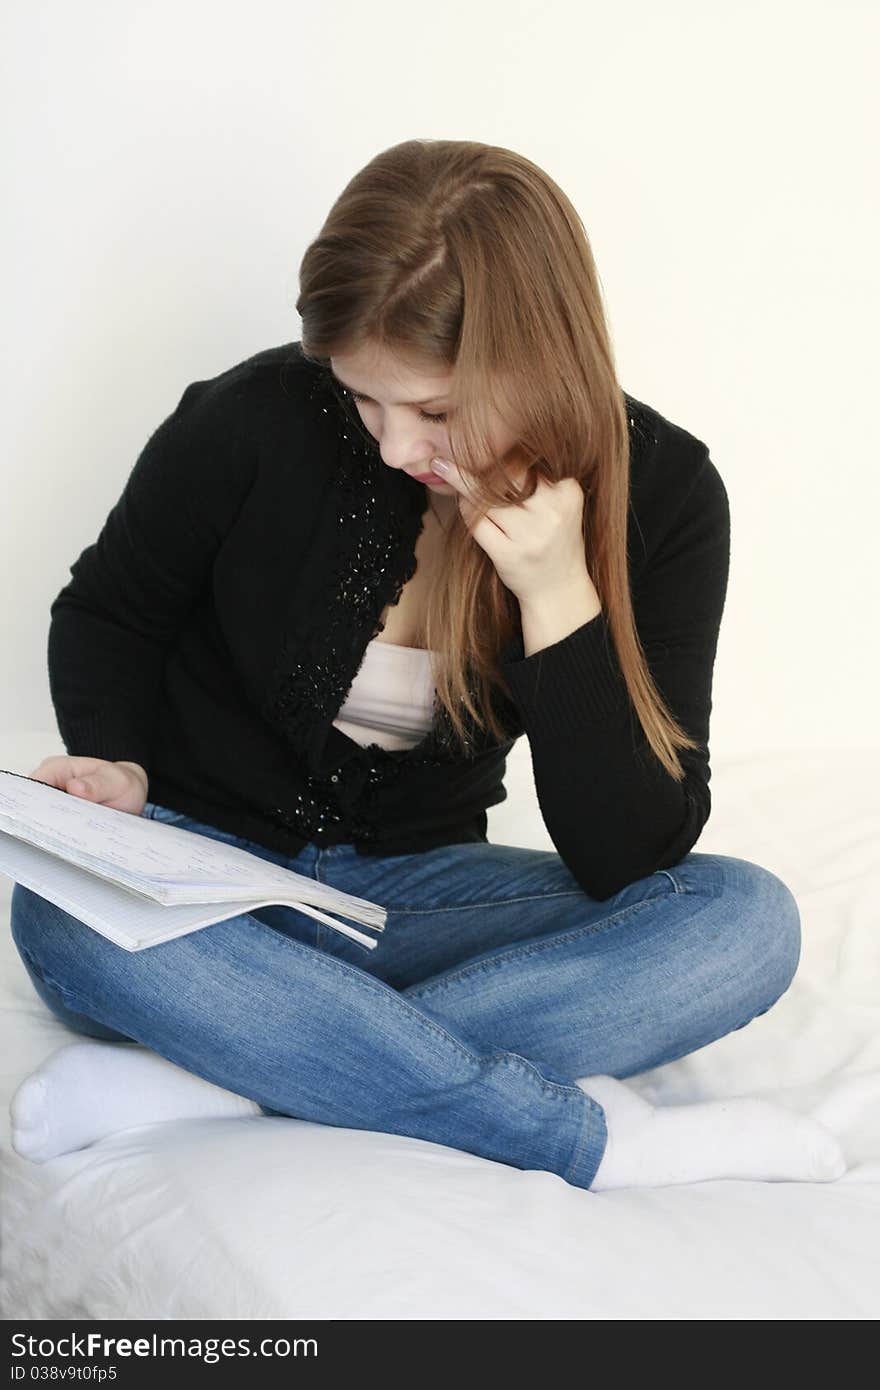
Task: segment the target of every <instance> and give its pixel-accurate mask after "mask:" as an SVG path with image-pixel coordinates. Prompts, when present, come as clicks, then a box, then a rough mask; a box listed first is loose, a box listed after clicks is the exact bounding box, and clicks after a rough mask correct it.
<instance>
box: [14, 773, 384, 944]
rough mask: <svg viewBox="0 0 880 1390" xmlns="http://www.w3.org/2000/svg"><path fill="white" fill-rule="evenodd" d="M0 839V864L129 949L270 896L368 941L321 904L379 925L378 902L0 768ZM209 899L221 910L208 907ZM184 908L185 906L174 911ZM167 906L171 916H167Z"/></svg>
mask: <svg viewBox="0 0 880 1390" xmlns="http://www.w3.org/2000/svg"><path fill="white" fill-rule="evenodd" d="M0 841H2V852H0V872H3V873H5V874H7V875H8V876H9V877H11V878H14V879H15V880H16V881H17V882H20V883H22V884H24V885H25V886H26V887H29V888H31V889H32V890H33V891H34V892H37V893H40V894H41V895H42V896H44V897H46V898H47V899H49V901H52V902H57V905H58V906H60V907H63V908H64V910H65V911H70V912H72V913H74V915H76V916H78V917H80V918H81V919H82V920H83V921H87V920H88V919H87V917H86V916H85V915H84V914H85V912H86V911H87V910H88V911H89V912H91V913H92V920H89V921H88V925H90V926H93V927H94V928H95V930H97V931H101V932H102V934H103V935H106V936H108V938H109V939H110V940H115V941H117V944H119V945H125V946H127V948H128V949H139V944H138V943H143V944H155V943H156V942H158V941H159V940H168V939H171V938H173V937H174V936H179V935H182V934H183V933H184V932H185V931H188V930H189V931H192V930H195V929H196V928H197V927H199V926H209V925H211V923H213V922H217V921H222V920H224V919H225V918H228V917H231V916H234V915H236V911H247V910H249V908H253V907H258V906H259V907H262V906H268V905H269V904H272V903H281V904H285V905H288V906H293V907H296V908H297V909H298V910H300V911H303V912H306V913H307V915H309V916H312V917H316V918H318V919H319V920H320V921H324V922H326V923H327V925H328V926H331V927H333V928H335V929H336V930H337V931H340V932H341V933H342V934H343V935H345V936H352V937H354V938H355V939H356V940H360V941H362V942H363V943H365V944H368V945H369V946H372V947H375V945H376V942H375V941H373V940H372V939H371V938H370V937H366V936H364V934H363V933H361V932H355V931H354V929H353V928H351V927H348V926H346V925H345V924H344V923H340V922H338V921H337V920H336V919H335V918H334V917H330V916H327V915H326V914H325V912H322V911H321V910H320V909H321V908H325V909H326V908H329V909H330V910H332V911H335V912H337V913H338V914H339V915H340V916H343V917H348V918H352V919H353V920H355V921H359V922H362V923H364V924H367V925H370V926H372V927H374V928H375V929H376V930H379V931H381V930H382V929H383V927H384V924H385V921H386V918H387V913H386V911H385V909H384V908H383V907H381V906H380V905H379V904H378V903H373V902H370V901H369V900H368V899H366V898H359V897H356V896H355V895H353V894H348V893H341V892H339V891H337V890H336V889H333V888H329V887H328V886H327V885H326V884H320V883H317V882H316V881H315V880H314V879H310V878H308V877H307V876H305V875H303V874H298V873H295V872H293V871H292V870H290V869H285V868H283V867H282V866H281V865H278V864H273V863H271V862H269V861H267V860H265V859H261V858H260V857H259V856H258V855H255V854H250V853H249V852H248V851H247V850H244V849H240V848H239V847H238V846H236V845H227V844H224V843H223V842H221V841H218V840H214V839H211V838H210V837H208V836H205V835H200V834H198V833H196V832H194V831H191V830H185V829H184V828H183V827H181V826H172V825H165V824H163V823H162V822H160V821H154V820H149V819H147V818H144V817H141V816H133V815H130V814H128V813H127V812H124V811H115V810H112V809H111V808H110V807H107V806H97V805H94V804H93V803H91V802H87V801H83V800H82V799H81V798H79V797H75V796H70V795H68V794H67V793H66V792H62V791H60V790H58V789H57V788H56V787H49V786H47V785H46V784H45V783H43V782H38V781H35V780H33V779H31V778H28V777H24V776H22V775H21V774H19V773H14V772H10V771H8V770H0ZM27 851H30V853H27ZM26 875H27V877H25V876H26ZM41 885H42V886H41ZM50 890H51V891H50ZM102 890H103V891H102ZM53 892H54V893H55V894H56V897H53V896H52V894H53ZM60 899H63V901H60ZM212 905H223V910H221V911H213V910H212ZM308 905H310V906H308ZM183 907H188V908H189V909H190V911H189V912H188V913H182V912H181V911H180V909H181V908H183ZM230 907H231V909H232V910H230ZM157 908H158V910H159V912H160V913H161V914H162V918H161V925H160V921H159V919H157V918H156V915H155V914H156V909H157ZM169 912H176V913H177V916H176V917H175V918H174V919H171V918H169V917H167V915H166V914H168V913H169ZM175 927H176V929H175ZM111 929H112V930H113V932H115V935H111V934H110V930H111ZM158 932H161V933H162V935H157V933H158Z"/></svg>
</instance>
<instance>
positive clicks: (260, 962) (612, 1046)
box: [12, 802, 801, 1188]
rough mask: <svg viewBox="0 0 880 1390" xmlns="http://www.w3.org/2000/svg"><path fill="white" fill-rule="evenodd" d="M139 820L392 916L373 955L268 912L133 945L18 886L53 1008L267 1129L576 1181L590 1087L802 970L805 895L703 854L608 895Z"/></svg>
mask: <svg viewBox="0 0 880 1390" xmlns="http://www.w3.org/2000/svg"><path fill="white" fill-rule="evenodd" d="M144 815H148V816H150V817H152V818H153V819H156V820H160V821H165V822H167V823H169V824H174V825H179V826H182V827H184V828H185V829H191V830H195V831H198V832H199V833H200V834H203V835H209V836H211V837H213V838H214V839H216V840H220V841H224V842H225V843H228V844H236V845H240V846H241V847H242V848H244V849H247V850H249V851H250V852H251V853H253V854H256V855H259V856H261V857H262V858H264V859H267V860H270V861H271V862H273V863H275V864H282V865H285V866H286V867H288V868H290V869H293V870H295V871H296V872H297V873H300V874H306V875H308V876H309V877H312V878H314V879H316V880H317V881H318V882H320V883H326V884H330V885H332V886H333V887H334V888H339V889H341V890H342V891H344V892H346V893H352V894H355V895H357V896H358V897H363V898H368V899H371V900H373V901H375V902H378V903H380V904H382V905H383V906H384V907H386V908H387V911H388V917H387V922H386V926H385V930H384V932H381V933H379V935H378V941H379V944H378V946H376V948H375V949H373V950H371V949H370V948H369V947H366V946H362V945H361V944H360V943H359V942H356V941H352V940H351V939H350V938H348V937H345V936H342V935H340V934H339V933H338V932H335V931H334V930H333V928H332V927H328V926H326V925H325V924H324V923H321V922H318V921H316V920H315V919H314V918H313V917H308V916H306V915H304V914H303V913H300V912H297V911H296V910H295V909H294V908H290V907H282V906H273V907H265V908H260V909H258V910H257V911H255V912H249V913H241V914H239V915H238V916H236V917H230V918H228V919H227V920H226V921H223V922H217V923H215V924H214V925H212V926H209V927H202V928H201V929H199V930H198V931H195V932H192V933H190V935H188V936H183V937H179V938H178V939H177V940H174V941H168V942H165V943H163V944H162V945H159V946H151V947H149V948H147V949H146V950H142V951H126V950H123V949H122V948H121V947H119V946H116V945H114V944H113V943H112V942H110V941H107V940H106V939H105V938H104V937H103V936H101V935H99V934H98V933H97V932H95V931H93V930H92V929H91V928H90V927H88V926H86V925H85V924H83V923H82V922H80V921H79V920H78V919H77V918H76V917H74V916H71V915H70V914H69V913H67V912H64V911H62V910H61V909H60V908H58V907H56V906H54V904H52V903H50V902H48V901H46V900H45V899H44V898H41V897H39V896H38V895H37V894H36V893H33V892H32V891H30V890H29V889H27V888H25V887H23V886H22V885H21V884H18V883H16V884H15V885H14V888H13V894H12V935H13V938H14V940H15V944H16V947H17V949H18V951H19V954H20V955H21V958H22V960H23V962H24V965H25V967H26V969H27V971H28V974H29V975H30V978H31V980H32V982H33V985H34V989H35V990H36V992H37V994H38V995H39V996H40V998H41V999H42V1000H43V1001H44V1002H45V1004H46V1005H47V1006H48V1008H49V1009H50V1010H51V1012H52V1013H53V1014H54V1015H55V1016H56V1017H57V1018H59V1019H60V1020H61V1021H62V1022H63V1023H65V1024H67V1025H68V1027H70V1028H71V1029H72V1030H73V1031H74V1032H76V1033H83V1034H86V1035H87V1036H89V1037H94V1038H103V1039H108V1040H111V1041H119V1042H137V1043H140V1044H142V1045H143V1046H145V1047H148V1048H150V1049H152V1050H153V1051H154V1052H157V1053H159V1054H160V1055H161V1056H163V1057H166V1058H167V1059H168V1060H170V1061H171V1062H174V1063H176V1064H177V1065H178V1066H180V1067H183V1068H185V1069H186V1070H187V1071H189V1072H192V1073H194V1074H196V1075H197V1076H201V1077H203V1078H205V1079H206V1080H208V1081H212V1082H214V1083H215V1084H216V1085H219V1086H222V1087H224V1088H225V1089H227V1090H229V1091H233V1092H235V1093H236V1094H238V1095H241V1096H247V1097H248V1098H249V1099H251V1100H253V1101H255V1102H257V1104H258V1105H259V1106H260V1108H261V1110H262V1111H263V1113H264V1114H266V1115H290V1116H296V1117H298V1118H300V1119H305V1120H312V1121H315V1122H317V1123H320V1124H326V1125H339V1126H343V1127H345V1128H350V1129H367V1130H374V1131H382V1132H385V1133H390V1134H405V1135H409V1136H412V1137H414V1138H419V1139H427V1140H429V1141H431V1142H433V1143H435V1144H443V1145H447V1146H449V1147H451V1148H456V1149H462V1150H466V1151H468V1152H470V1153H473V1154H478V1155H480V1156H481V1157H484V1158H489V1159H494V1160H495V1161H496V1162H501V1163H507V1164H510V1165H512V1166H513V1167H515V1168H520V1169H540V1170H543V1171H548V1172H551V1173H556V1174H558V1175H559V1176H560V1177H561V1178H563V1179H564V1180H565V1181H566V1182H569V1183H571V1184H573V1185H574V1186H576V1187H583V1188H589V1186H590V1184H591V1182H592V1180H593V1178H594V1177H595V1174H596V1171H597V1169H598V1167H599V1163H600V1161H601V1158H602V1155H603V1153H604V1150H605V1144H606V1140H607V1129H606V1123H605V1114H604V1111H603V1110H602V1107H601V1106H600V1105H599V1104H598V1103H597V1102H596V1101H594V1100H592V1099H591V1098H590V1097H589V1096H588V1095H587V1094H586V1093H585V1091H584V1090H582V1089H581V1088H580V1087H579V1086H577V1085H576V1084H575V1081H576V1078H583V1077H587V1076H590V1075H593V1074H607V1075H611V1076H616V1077H627V1076H632V1075H634V1074H636V1073H639V1072H644V1071H648V1070H650V1069H651V1068H653V1067H658V1066H661V1065H662V1064H663V1063H665V1062H671V1061H674V1060H675V1059H676V1058H678V1057H683V1056H685V1055H686V1054H688V1053H691V1052H694V1051H696V1050H697V1049H698V1048H701V1047H705V1046H707V1044H709V1043H711V1042H714V1041H715V1040H716V1039H717V1038H721V1037H723V1036H725V1035H726V1034H727V1033H730V1032H732V1031H733V1030H734V1029H737V1028H743V1027H744V1026H745V1025H746V1024H747V1023H748V1022H750V1020H751V1019H753V1018H755V1017H757V1016H758V1015H760V1014H763V1013H766V1011H767V1010H768V1009H769V1008H770V1007H771V1005H773V1004H774V1003H775V1002H776V1000H777V999H778V998H779V997H780V995H781V994H783V993H784V992H785V990H786V989H787V988H788V986H789V984H790V983H791V981H792V979H793V977H794V974H795V971H796V969H797V966H798V961H799V958H800V944H801V938H800V915H799V912H798V907H797V903H796V901H795V898H794V897H793V895H792V893H791V891H790V890H789V889H788V888H787V887H786V885H785V884H784V883H783V882H782V881H781V880H780V879H779V878H777V877H776V876H775V875H774V874H772V873H771V872H770V871H769V870H767V869H763V868H760V867H759V866H758V865H756V864H752V863H749V862H748V861H747V860H744V859H735V858H732V857H729V856H725V855H717V854H699V853H694V852H692V853H690V854H688V855H686V856H685V857H684V859H682V860H681V862H680V863H679V864H678V865H676V866H675V867H674V868H672V869H661V870H658V871H657V872H656V873H653V874H650V875H649V876H648V877H647V878H643V879H640V880H638V881H637V882H635V883H631V884H629V885H628V886H627V887H625V888H623V889H621V890H620V892H619V893H615V894H614V896H613V897H611V898H609V899H607V900H606V901H604V902H598V901H595V900H594V899H592V898H590V897H588V896H587V895H586V894H585V893H584V891H583V890H582V889H581V888H580V887H579V885H578V884H577V881H576V880H575V879H574V878H573V877H572V875H571V873H570V872H569V870H568V869H566V867H565V865H564V864H563V862H562V860H561V859H560V857H559V855H558V854H556V853H554V852H552V851H547V850H533V849H520V848H516V847H513V846H508V845H496V844H488V843H464V844H454V845H446V846H443V847H441V848H439V849H433V850H427V851H423V852H421V853H418V854H404V855H396V856H390V857H373V856H364V855H358V854H357V852H356V850H355V849H354V846H352V845H345V844H343V845H329V846H326V847H324V848H321V847H319V846H317V845H314V844H309V845H307V846H306V847H305V848H304V849H303V850H302V852H301V853H300V854H298V855H297V856H295V857H294V858H286V857H285V856H284V855H283V854H282V853H280V852H278V851H275V850H270V849H267V848H265V847H264V846H262V845H259V844H256V843H254V842H252V841H249V840H245V839H241V838H239V837H236V836H234V835H232V834H230V833H229V832H226V831H221V830H218V829H217V828H216V827H214V826H211V825H206V824H203V823H201V822H198V821H195V820H192V819H191V818H189V817H187V816H184V815H182V814H180V813H179V812H176V811H171V810H168V809H167V808H166V807H163V806H159V805H156V804H155V803H152V802H148V803H147V805H146V806H145V808H144ZM355 925H357V924H355Z"/></svg>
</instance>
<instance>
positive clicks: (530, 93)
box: [0, 0, 880, 771]
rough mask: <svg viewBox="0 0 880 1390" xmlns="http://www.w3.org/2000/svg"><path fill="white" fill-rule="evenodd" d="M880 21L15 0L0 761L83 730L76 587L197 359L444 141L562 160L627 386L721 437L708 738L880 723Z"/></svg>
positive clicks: (269, 329) (741, 747)
mask: <svg viewBox="0 0 880 1390" xmlns="http://www.w3.org/2000/svg"><path fill="white" fill-rule="evenodd" d="M878 13H880V10H878V6H877V5H876V4H874V3H857V2H856V0H848V2H846V0H845V2H844V3H824V4H817V3H803V2H801V3H787V2H786V3H783V2H782V0H775V2H774V0H770V2H769V3H768V0H760V3H749V4H742V3H740V4H738V5H736V6H735V7H732V6H730V5H729V4H726V3H725V4H720V3H716V4H707V3H690V2H687V3H685V2H684V0H679V2H678V3H664V4H660V5H658V4H653V3H648V0H631V2H630V3H618V2H616V3H614V4H607V3H602V4H598V3H577V4H575V3H562V0H540V3H537V2H536V3H512V2H511V0H503V3H502V0H480V3H479V4H474V3H472V2H469V3H466V4H463V3H458V2H457V0H451V3H444V4H443V5H436V6H434V7H433V8H432V7H430V6H414V5H412V4H411V3H390V0H378V3H375V2H374V3H371V4H370V5H367V6H364V5H359V4H356V3H321V4H318V3H315V4H308V5H305V4H299V3H291V0H286V3H280V2H279V0H251V3H249V4H247V5H245V6H241V5H238V4H235V5H232V4H228V3H224V2H223V0H211V3H207V0H198V2H196V0H174V3H170V0H150V3H125V4H118V3H115V4H114V3H108V2H106V0H78V3H77V4H76V5H69V4H64V3H60V2H59V0H55V2H54V3H45V0H44V2H43V3H39V2H38V3H33V0H30V2H29V3H27V4H24V3H22V0H19V3H18V5H16V6H10V7H8V8H7V10H6V14H5V20H4V26H3V42H2V45H0V47H2V52H3V57H2V67H3V70H2V92H3V95H2V98H0V100H2V103H3V107H4V108H5V109H3V112H2V114H3V117H4V119H3V122H2V130H3V135H2V142H3V143H2V177H3V190H4V204H5V211H4V216H3V219H2V233H0V235H2V253H3V270H4V277H3V280H4V294H3V301H4V303H3V310H4V312H3V319H4V332H3V335H2V343H3V370H2V374H0V375H2V383H3V390H4V400H3V422H4V436H5V438H4V446H3V456H2V465H0V467H2V483H3V507H2V513H0V530H2V537H0V565H2V573H0V579H2V590H0V592H2V600H0V620H2V632H0V639H2V643H3V653H4V671H5V679H4V681H3V682H2V686H0V740H2V743H0V756H2V747H3V746H6V747H9V746H12V743H13V742H14V745H15V746H16V747H18V748H20V747H22V746H25V745H26V744H28V743H29V740H31V739H32V740H33V746H34V764H35V763H36V762H37V761H38V760H39V757H42V756H44V755H47V754H49V753H52V752H61V751H63V745H62V744H61V742H60V740H59V739H57V738H55V737H54V736H53V737H50V739H49V740H48V743H47V741H46V739H45V733H44V731H46V730H54V729H55V719H54V713H53V710H52V705H51V701H50V698H49V686H48V674H47V668H46V638H47V633H48V623H49V613H48V610H49V605H50V603H51V601H52V599H53V598H54V597H55V595H56V594H57V593H58V591H59V589H60V588H61V587H62V586H63V585H64V584H65V583H66V582H67V580H68V578H69V566H70V564H71V563H72V562H73V561H74V560H75V559H76V557H77V556H78V555H79V553H80V552H81V550H82V549H83V548H84V547H85V546H87V545H89V544H91V542H92V541H93V540H94V539H95V538H96V537H97V534H98V532H99V530H100V527H101V525H102V523H103V521H104V518H105V517H106V515H107V512H108V511H109V510H110V508H111V506H112V505H113V503H114V502H115V501H116V499H117V497H118V495H119V493H120V492H121V490H122V487H123V485H124V483H125V480H126V478H127V476H128V473H129V471H130V469H131V467H132V466H133V464H134V461H135V459H136V457H137V455H138V453H139V451H140V449H141V448H142V447H143V445H144V443H145V442H146V439H147V438H148V436H149V435H150V433H151V432H152V431H153V429H154V428H155V427H156V425H157V424H158V423H159V422H160V421H161V420H162V419H164V417H165V416H166V415H167V414H168V413H169V412H170V411H171V410H173V408H174V407H175V405H176V404H177V402H178V400H179V398H180V395H181V393H182V391H183V389H184V387H185V386H186V385H187V384H188V383H189V382H190V381H193V380H196V379H203V378H206V377H209V376H213V375H215V374H216V373H217V372H220V371H222V370H224V369H225V368H226V367H228V366H231V365H232V364H233V363H235V362H237V361H240V360H241V359H243V358H244V357H247V356H249V355H251V354H252V353H254V352H257V351H259V350H261V349H262V348H264V347H268V346H270V345H273V344H278V343H283V342H289V341H292V340H294V339H296V338H298V337H299V334H300V324H299V319H298V316H297V314H296V312H295V310H294V308H293V304H294V301H295V299H296V296H297V292H298V266H299V261H300V258H301V256H302V254H303V252H304V250H305V248H306V246H307V244H308V243H309V241H310V240H311V239H312V238H313V237H314V236H315V235H316V234H317V232H318V231H319V229H320V226H321V223H322V221H323V219H324V217H325V216H326V213H327V211H328V210H329V207H330V205H331V203H332V202H333V200H334V199H335V198H336V197H337V195H338V194H339V192H340V191H341V190H342V188H343V186H344V185H345V183H346V182H347V181H348V179H349V178H350V177H351V176H352V175H353V174H354V173H355V172H356V171H357V170H358V169H359V168H361V167H362V166H363V165H364V164H365V163H367V161H368V160H369V159H371V158H372V157H373V156H374V155H375V154H376V153H378V152H379V150H381V149H384V148H387V147H388V146H390V145H392V144H396V143H397V142H398V141H401V140H405V139H410V138H413V137H421V138H441V137H442V138H449V139H470V140H478V141H484V142H486V143H492V144H498V145H504V146H506V147H508V148H511V149H515V150H518V151H519V152H521V153H522V154H524V155H526V156H528V158H530V159H531V160H533V161H534V162H535V163H537V164H539V165H540V166H541V167H542V168H544V169H545V170H546V171H547V173H548V174H550V176H551V177H552V178H553V179H554V180H555V181H556V182H557V183H558V184H559V185H560V186H561V187H562V188H563V189H564V190H565V192H566V193H567V194H568V195H569V197H570V198H571V199H572V201H573V202H574V203H575V205H576V207H577V208H578V211H579V212H580V214H581V217H582V218H583V221H584V223H585V226H586V228H587V232H588V235H589V237H590V240H591V245H592V248H593V252H594V255H595V257H596V261H597V265H598V268H599V273H600V277H601V281H602V288H603V293H604V295H605V301H606V307H607V311H608V315H609V321H610V326H611V332H612V338H613V343H614V348H615V353H616V357H617V366H618V373H619V377H620V381H621V383H622V385H623V386H624V387H625V389H626V390H627V391H629V392H630V393H631V394H632V395H635V396H636V397H638V398H639V399H640V400H644V401H647V402H648V403H650V404H651V405H653V406H655V407H656V408H657V409H658V410H659V411H660V412H661V413H662V414H664V415H666V416H667V418H669V419H671V420H673V421H675V422H676V423H678V424H681V425H683V426H684V427H685V428H686V429H688V430H690V431H691V432H692V433H693V434H696V435H697V436H698V437H699V438H701V439H703V440H704V441H705V442H706V443H707V444H708V445H709V447H710V450H711V454H712V457H713V459H714V462H715V464H716V466H717V467H718V469H719V471H720V473H721V475H722V477H723V479H724V481H725V484H726V486H727V489H728V493H729V496H730V502H731V512H732V561H731V575H730V588H729V591H728V599H727V608H726V611H725V616H724V621H723V624H722V629H721V638H720V643H719V650H718V658H717V662H716V668H715V688H714V705H713V714H712V738H711V747H712V753H713V759H714V758H720V757H724V758H734V759H735V758H738V757H754V756H755V755H760V754H761V753H762V752H763V751H765V750H780V749H781V750H791V751H796V750H803V751H804V752H806V751H807V750H811V749H819V748H840V749H843V748H849V749H858V748H864V747H867V746H870V747H872V748H875V749H876V748H877V747H880V740H878V734H877V720H876V706H877V670H878V655H877V641H876V632H877V612H878V596H880V595H878V583H877V577H876V576H877V563H878V549H880V538H878V534H877V518H878V485H877V470H878V444H877V438H878V404H877V394H878V387H877V377H878V354H877V349H876V338H877V331H878V295H877V278H878V277H877V246H878V244H880V228H878V220H880V219H878V217H877V181H876V146H874V145H872V142H871V139H870V134H871V131H872V130H876V129H877V123H878V110H877V105H878V103H877V97H876V90H877V89H876V82H874V83H873V85H872V78H873V77H874V76H875V73H876V61H877V52H878V44H877V39H878V32H877V31H878ZM872 155H874V159H873V161H872V159H871V156H872ZM872 166H873V177H872V176H871V168H872ZM23 740H24V742H23ZM6 765H7V766H8V765H9V764H8V763H7V764H6ZM16 766H17V767H18V770H22V771H30V766H28V767H23V766H21V767H19V766H18V764H16Z"/></svg>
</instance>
